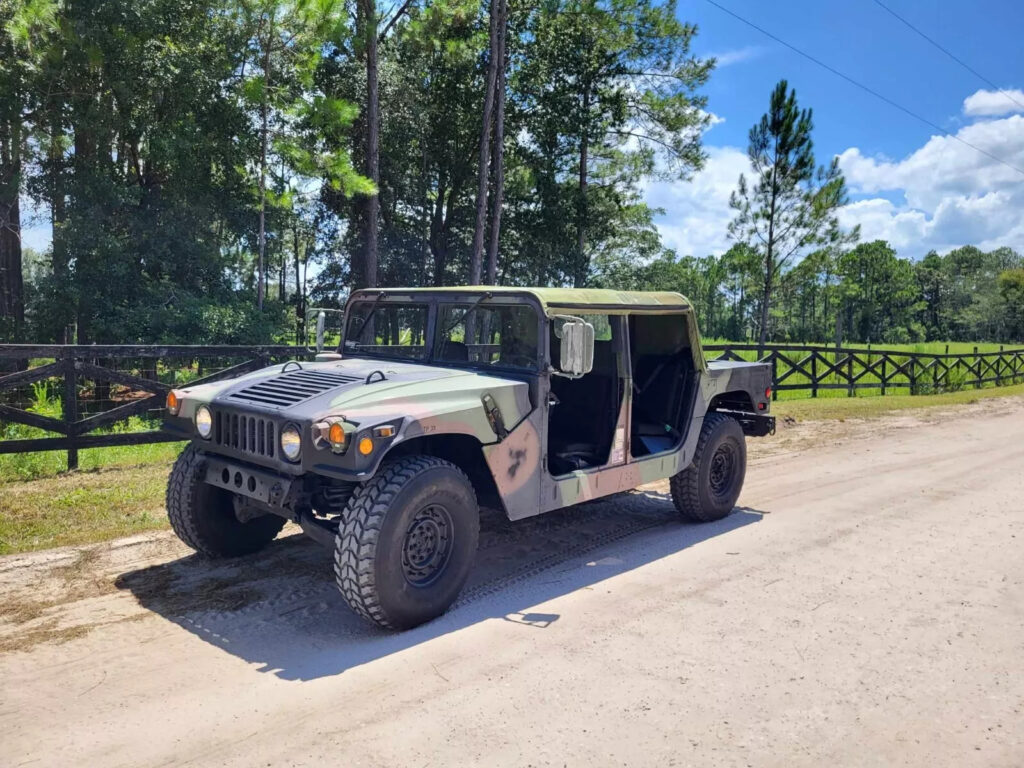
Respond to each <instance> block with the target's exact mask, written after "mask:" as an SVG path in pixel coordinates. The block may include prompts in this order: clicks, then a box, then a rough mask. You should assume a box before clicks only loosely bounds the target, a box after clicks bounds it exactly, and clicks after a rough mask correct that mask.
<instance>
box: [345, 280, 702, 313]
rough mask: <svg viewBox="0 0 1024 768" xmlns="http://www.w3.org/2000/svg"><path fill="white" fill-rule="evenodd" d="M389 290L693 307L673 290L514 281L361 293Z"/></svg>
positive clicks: (573, 304)
mask: <svg viewBox="0 0 1024 768" xmlns="http://www.w3.org/2000/svg"><path fill="white" fill-rule="evenodd" d="M381 290H383V291H386V292H387V293H389V294H399V295H401V294H416V293H473V294H480V293H483V292H484V291H493V292H494V293H496V294H498V293H501V294H506V295H508V294H516V293H521V294H529V295H531V296H535V297H536V298H537V300H538V301H539V302H540V303H541V305H542V306H543V307H544V308H545V309H547V308H562V307H569V308H573V309H586V308H587V307H594V308H601V309H603V310H605V311H607V310H616V309H617V310H619V311H620V312H621V311H628V310H630V309H634V310H636V309H654V310H658V309H662V310H672V309H676V310H678V309H690V308H691V305H690V302H689V301H688V300H687V298H686V297H685V296H683V295H682V294H679V293H673V292H671V291H615V290H612V289H610V288H523V287H519V286H511V285H462V286H457V287H451V288H447V287H443V286H442V287H438V288H369V289H363V291H360V292H361V293H364V292H365V293H369V294H374V293H377V292H378V291H381Z"/></svg>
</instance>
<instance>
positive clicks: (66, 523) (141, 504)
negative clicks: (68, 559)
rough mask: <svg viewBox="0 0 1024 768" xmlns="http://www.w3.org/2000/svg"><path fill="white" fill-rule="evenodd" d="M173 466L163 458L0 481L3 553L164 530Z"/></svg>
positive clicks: (0, 518)
mask: <svg viewBox="0 0 1024 768" xmlns="http://www.w3.org/2000/svg"><path fill="white" fill-rule="evenodd" d="M168 470H169V462H167V461H161V462H158V463H153V464H149V465H145V466H139V467H124V468H115V469H108V470H103V471H97V472H73V473H70V474H64V475H58V476H56V477H47V478H44V479H41V480H33V481H28V482H13V483H6V484H4V485H0V497H2V502H0V555H7V554H13V553H16V552H29V551H32V550H37V549H49V548H50V547H62V546H68V545H73V544H88V543H92V542H96V541H107V540H108V539H114V538H118V537H120V536H128V535H131V534H133V533H141V532H142V531H149V530H154V529H158V528H165V527H166V526H167V516H166V514H165V512H164V489H165V487H166V485H167V473H168Z"/></svg>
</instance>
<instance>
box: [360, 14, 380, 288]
mask: <svg viewBox="0 0 1024 768" xmlns="http://www.w3.org/2000/svg"><path fill="white" fill-rule="evenodd" d="M359 11H360V14H359V15H360V24H361V27H362V32H363V44H364V45H365V46H366V50H365V51H364V55H365V56H366V175H367V177H368V178H369V179H370V181H372V182H373V183H374V186H378V185H379V184H380V103H379V93H378V81H377V7H376V3H375V0H359ZM379 212H380V197H379V196H378V194H377V193H376V192H374V193H373V194H372V195H370V196H369V197H367V199H366V222H365V226H366V236H365V237H364V245H365V249H366V251H365V256H364V260H363V270H364V274H363V280H364V282H365V283H366V287H368V288H375V287H376V286H377V218H378V214H379Z"/></svg>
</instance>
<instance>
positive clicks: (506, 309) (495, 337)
mask: <svg viewBox="0 0 1024 768" xmlns="http://www.w3.org/2000/svg"><path fill="white" fill-rule="evenodd" d="M467 310H468V311H467ZM435 357H436V359H437V360H439V361H443V362H446V363H475V364H479V365H495V366H504V367H509V368H525V369H530V370H535V369H536V368H537V313H536V311H535V310H534V308H533V307H531V306H528V305H525V304H505V305H500V304H498V305H495V304H491V303H489V302H488V303H484V304H476V305H474V304H442V305H441V306H440V312H439V315H438V321H437V343H436V345H435Z"/></svg>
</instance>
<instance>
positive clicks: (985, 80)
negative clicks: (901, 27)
mask: <svg viewBox="0 0 1024 768" xmlns="http://www.w3.org/2000/svg"><path fill="white" fill-rule="evenodd" d="M875 2H876V3H877V4H878V6H879V7H880V8H882V9H883V10H886V11H888V12H889V13H890V14H892V16H894V17H895V18H896V19H898V20H899V21H901V22H903V23H904V24H906V25H907V26H908V27H910V29H912V30H913V31H914V32H916V33H917V34H919V35H920V36H921V37H923V38H924V39H925V40H927V41H928V42H929V43H931V44H932V45H934V46H935V47H936V48H938V49H939V50H940V51H942V52H943V53H944V54H946V55H947V56H949V58H951V59H952V60H953V61H955V62H956V63H957V64H959V65H960V66H961V67H963V68H964V69H966V70H967V71H968V72H970V73H971V74H972V75H974V76H975V77H977V78H978V79H979V80H981V81H982V82H983V83H987V84H988V85H991V86H992V87H993V88H995V89H996V90H997V91H999V93H1001V94H1003V96H1005V97H1006V98H1008V99H1009V100H1010V101H1012V102H1013V103H1014V104H1016V105H1017V106H1018V107H1021V108H1022V109H1024V104H1022V103H1021V102H1019V101H1017V99H1015V98H1014V97H1013V94H1011V93H1007V92H1006V91H1004V90H1003V89H1002V88H1000V87H999V86H998V85H996V84H995V83H993V82H992V81H991V80H989V79H988V78H987V77H985V76H984V75H983V74H981V72H979V71H978V70H976V69H975V68H974V67H972V66H971V65H970V64H968V63H967V62H966V61H964V60H963V59H960V58H958V57H957V56H955V55H954V54H953V53H952V51H950V50H948V49H947V48H944V47H943V46H942V45H940V44H939V43H937V42H936V41H935V40H932V39H931V38H930V37H928V35H926V34H925V33H924V32H922V31H921V30H920V29H918V28H917V27H915V26H914V25H913V24H911V23H910V22H909V21H907V20H906V19H904V18H903V17H902V16H900V15H899V14H898V13H896V11H894V10H893V9H892V8H890V7H889V6H887V5H886V4H885V3H883V2H882V0H875Z"/></svg>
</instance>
